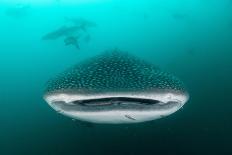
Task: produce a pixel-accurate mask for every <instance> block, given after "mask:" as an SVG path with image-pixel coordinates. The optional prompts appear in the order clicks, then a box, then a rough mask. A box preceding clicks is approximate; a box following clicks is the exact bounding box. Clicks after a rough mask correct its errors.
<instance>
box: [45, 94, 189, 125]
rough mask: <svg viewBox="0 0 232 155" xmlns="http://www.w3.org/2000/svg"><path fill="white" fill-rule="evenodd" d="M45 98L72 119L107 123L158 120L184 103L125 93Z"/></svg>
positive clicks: (54, 107)
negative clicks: (80, 98) (129, 95)
mask: <svg viewBox="0 0 232 155" xmlns="http://www.w3.org/2000/svg"><path fill="white" fill-rule="evenodd" d="M58 96H59V95H58ZM51 98H53V100H51ZM45 100H47V102H48V103H49V105H50V106H51V107H52V108H53V109H55V110H56V111H57V112H59V113H61V114H63V115H66V116H69V117H71V118H73V119H78V120H82V121H88V122H92V123H107V124H122V123H139V122H145V121H151V120H155V119H159V118H162V117H165V116H168V115H170V114H172V113H174V112H176V111H177V110H179V109H180V108H181V107H182V106H183V104H184V103H185V101H184V100H170V101H167V102H164V101H161V100H158V99H147V98H141V97H138V98H136V97H125V96H123V97H119V96H117V97H114V96H113V97H101V98H90V99H84V100H78V99H75V100H72V101H65V100H62V99H61V98H59V97H57V98H56V99H55V98H54V97H50V98H49V97H47V98H45Z"/></svg>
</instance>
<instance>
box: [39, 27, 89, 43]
mask: <svg viewBox="0 0 232 155" xmlns="http://www.w3.org/2000/svg"><path fill="white" fill-rule="evenodd" d="M83 29H85V28H83V27H80V26H70V27H68V26H62V27H61V28H59V29H57V30H55V31H52V32H49V33H48V34H46V35H44V36H43V37H42V39H43V40H55V39H58V38H60V37H67V36H70V35H74V34H75V33H77V32H78V31H81V30H83Z"/></svg>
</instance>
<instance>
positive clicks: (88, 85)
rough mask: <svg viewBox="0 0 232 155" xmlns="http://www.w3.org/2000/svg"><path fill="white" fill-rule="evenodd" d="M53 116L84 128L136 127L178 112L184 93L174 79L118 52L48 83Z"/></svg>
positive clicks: (46, 94) (105, 54)
mask: <svg viewBox="0 0 232 155" xmlns="http://www.w3.org/2000/svg"><path fill="white" fill-rule="evenodd" d="M44 99H45V100H46V102H47V103H48V104H49V105H50V106H51V107H52V108H53V109H54V110H56V111H57V112H58V113H60V114H63V115H65V116H68V117H71V118H72V119H77V120H80V121H86V122H90V123H103V124H123V123H140V122H146V121H152V120H155V119H159V118H163V117H165V116H168V115H170V114H173V113H174V112H176V111H177V110H179V109H180V108H181V107H182V106H183V105H184V104H185V103H186V102H187V101H188V99H189V94H188V92H187V90H186V89H185V87H184V84H183V82H182V81H180V80H179V79H178V78H177V77H175V76H174V75H172V74H170V73H167V72H164V71H161V70H160V69H159V68H157V67H156V66H155V65H154V64H153V63H150V62H147V61H145V60H143V59H140V58H138V57H136V56H134V55H132V54H130V53H128V52H123V51H119V50H113V51H107V52H103V53H102V54H100V55H97V56H93V57H92V58H89V59H86V60H84V61H82V62H79V63H78V64H76V65H74V66H72V67H70V68H69V69H67V70H66V71H64V72H62V73H61V74H59V75H57V76H55V77H53V78H51V79H50V80H49V81H48V82H47V85H46V89H45V92H44Z"/></svg>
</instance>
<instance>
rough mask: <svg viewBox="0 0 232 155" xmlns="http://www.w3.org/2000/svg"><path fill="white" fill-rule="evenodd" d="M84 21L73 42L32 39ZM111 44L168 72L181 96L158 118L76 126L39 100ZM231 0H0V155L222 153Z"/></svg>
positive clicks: (230, 117)
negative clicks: (185, 94) (56, 80)
mask: <svg viewBox="0 0 232 155" xmlns="http://www.w3.org/2000/svg"><path fill="white" fill-rule="evenodd" d="M67 18H82V19H86V20H89V21H91V22H94V23H95V24H96V26H94V27H91V28H89V29H88V30H87V31H86V32H84V33H85V34H87V33H88V35H89V37H88V39H85V38H84V37H82V39H81V40H80V41H79V46H80V49H79V50H78V49H77V48H75V47H74V46H66V45H65V44H64V38H62V37H61V38H58V39H55V40H43V39H42V37H43V36H44V35H46V34H48V33H49V32H52V31H55V30H57V29H59V28H60V27H62V26H64V25H66V24H67ZM114 48H118V49H120V50H123V51H128V52H130V53H132V54H134V55H136V56H138V57H141V58H142V59H144V60H146V61H149V62H152V63H154V64H155V65H157V66H158V67H159V68H161V69H162V70H165V71H168V72H171V73H173V74H174V75H176V76H178V77H179V78H180V79H181V80H182V81H183V82H184V83H185V85H186V87H187V89H188V91H189V94H190V100H189V101H188V103H186V104H185V105H184V107H183V109H181V110H179V111H178V112H176V113H174V114H173V115H170V116H168V117H166V118H163V119H160V120H155V121H152V122H146V123H141V124H132V125H97V124H96V125H93V126H86V125H83V124H80V123H79V122H78V121H72V120H71V119H70V118H67V117H65V116H62V115H59V114H57V113H56V112H55V111H54V110H53V109H52V108H50V107H49V106H48V104H47V103H46V102H45V101H44V100H43V93H44V89H45V87H46V85H45V84H46V82H47V80H49V79H50V78H51V77H54V76H55V75H57V74H58V73H60V72H62V71H63V70H65V69H66V68H69V67H70V66H72V65H74V64H76V63H78V62H80V61H82V60H85V59H87V58H89V57H92V56H94V55H97V54H100V53H102V52H104V51H105V50H110V49H114ZM231 52H232V1H231V0H87V1H84V0H79V1H78V0H76V1H74V0H73V1H71V0H57V1H56V0H47V1H46V0H43V1H35V0H34V1H33V0H31V1H29V0H28V1H20V0H15V1H14V0H9V1H8V0H1V1H0V105H1V106H0V155H18V154H24V155H25V154H30V155H32V154H39V155H46V154H49V155H53V154H54V155H58V154H68V155H73V154H77V155H88V154H91V155H95V154H99V155H103V154H107V155H108V154H117V155H119V154H127V155H128V154H129V155H134V154H139V155H142V154H144V155H150V154H151V155H153V154H157V155H161V154H164V155H168V154H170V155H176V154H178V155H179V154H194V155H195V154H232V148H231V146H232V134H231V131H232V110H231V109H232V101H231V96H232V91H231V89H232V82H231V79H232V53H231Z"/></svg>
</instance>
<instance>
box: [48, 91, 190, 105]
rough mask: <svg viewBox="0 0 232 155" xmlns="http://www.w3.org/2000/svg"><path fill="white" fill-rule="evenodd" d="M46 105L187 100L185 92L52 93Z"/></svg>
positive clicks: (182, 102) (181, 102)
mask: <svg viewBox="0 0 232 155" xmlns="http://www.w3.org/2000/svg"><path fill="white" fill-rule="evenodd" d="M44 98H45V100H46V101H47V102H48V103H52V102H59V101H62V102H64V103H67V104H81V105H86V106H94V105H95V106H100V105H108V104H112V103H128V104H129V103H133V104H135V103H137V104H144V105H152V104H160V105H162V104H166V103H168V102H178V103H180V104H184V103H185V102H186V101H187V100H188V94H187V93H186V92H174V91H167V90H166V91H164V90H163V91H157V90H156V91H150V92H147V91H144V92H133V93H131V92H108V93H92V94H91V93H89V94H80V93H78V92H74V91H64V90H63V91H62V92H53V93H48V94H46V95H45V97H44Z"/></svg>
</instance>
